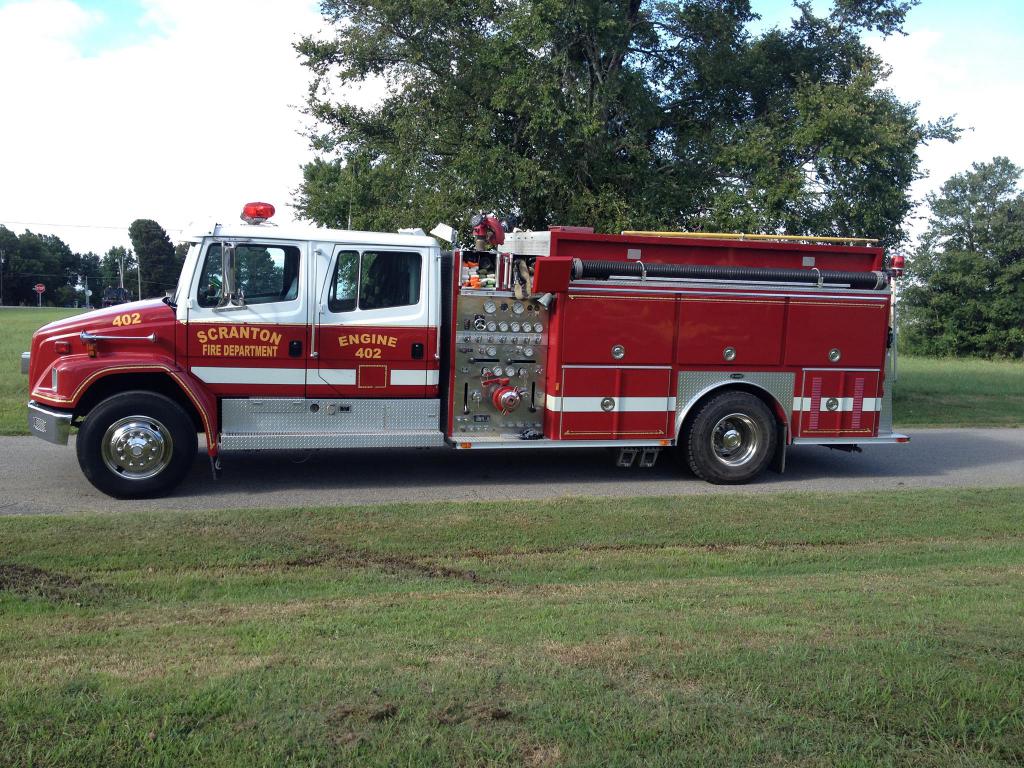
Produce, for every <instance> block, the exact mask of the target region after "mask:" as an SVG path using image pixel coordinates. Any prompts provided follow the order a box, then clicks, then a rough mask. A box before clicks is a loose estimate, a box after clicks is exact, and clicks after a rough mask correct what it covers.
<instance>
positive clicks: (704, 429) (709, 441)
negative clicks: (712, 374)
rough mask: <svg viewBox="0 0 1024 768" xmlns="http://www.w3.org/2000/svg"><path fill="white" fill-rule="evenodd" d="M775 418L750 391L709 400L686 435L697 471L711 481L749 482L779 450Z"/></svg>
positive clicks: (689, 454)
mask: <svg viewBox="0 0 1024 768" xmlns="http://www.w3.org/2000/svg"><path fill="white" fill-rule="evenodd" d="M777 429H778V427H777V425H776V423H775V417H774V416H773V415H772V412H771V411H770V410H769V409H768V406H766V405H765V404H764V403H763V402H762V401H761V400H760V399H758V398H757V397H755V396H754V395H751V394H749V393H747V392H725V393H723V394H721V395H718V396H717V397H713V398H712V399H711V400H709V401H708V402H707V403H705V404H704V405H703V406H702V407H701V409H700V411H698V412H697V415H696V416H695V417H694V419H693V421H692V422H691V424H690V430H689V434H688V435H687V436H686V449H687V458H688V460H689V464H690V468H691V469H692V470H693V472H694V474H696V475H697V476H698V477H700V478H702V479H703V480H707V481H708V482H709V483H719V484H735V483H746V482H749V481H751V480H753V479H754V478H755V477H757V476H758V475H760V474H761V473H762V472H763V471H764V470H765V468H766V467H767V466H768V464H769V462H771V459H772V453H773V452H774V451H775V441H776V430H777Z"/></svg>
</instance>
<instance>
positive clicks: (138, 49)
mask: <svg viewBox="0 0 1024 768" xmlns="http://www.w3.org/2000/svg"><path fill="white" fill-rule="evenodd" d="M144 8H145V18H144V29H145V30H146V31H150V30H152V34H151V35H150V36H149V38H148V39H145V40H143V41H140V42H136V43H133V44H129V45H126V46H124V47H117V48H112V49H108V50H105V51H102V52H101V53H99V54H98V55H95V56H85V55H83V54H82V53H81V52H80V50H79V47H78V45H77V42H78V40H79V39H80V36H81V35H82V34H83V33H84V32H86V31H87V30H89V29H90V27H91V26H93V25H97V24H100V23H101V22H102V17H101V16H99V15H98V14H96V13H90V12H88V11H86V10H84V9H83V8H82V7H80V6H79V5H77V4H76V3H74V2H71V0H34V1H33V2H22V3H15V4H12V5H7V6H4V7H3V8H0V71H2V72H4V73H5V76H4V78H3V81H2V86H0V93H2V98H3V101H4V104H5V109H4V113H5V116H4V118H3V119H2V120H0V146H2V147H3V154H4V162H3V166H2V171H0V172H2V181H0V222H7V221H32V222H52V223H61V224H68V223H70V224H93V225H95V224H101V225H116V226H123V227H124V228H125V229H124V230H114V229H100V230H89V229H79V228H70V229H56V228H52V229H51V228H48V227H43V226H32V227H30V228H31V229H33V231H37V232H46V231H53V232H54V233H55V234H58V235H60V236H61V237H62V238H63V239H64V240H65V241H66V242H68V243H69V244H70V245H71V246H72V248H74V249H76V250H88V249H91V250H96V251H101V250H105V249H106V248H108V247H109V246H110V245H113V244H115V243H121V244H127V225H128V224H129V223H130V222H131V221H132V220H134V219H136V218H139V217H146V218H154V219H156V220H157V221H159V222H160V223H161V224H163V226H164V227H165V228H167V229H168V230H177V229H180V228H183V227H186V226H187V224H188V222H190V221H192V220H203V221H205V220H208V219H210V218H215V219H218V220H221V221H227V220H233V219H234V218H236V217H237V216H238V213H239V211H240V210H241V206H242V203H244V202H245V201H247V200H255V199H261V200H267V201H268V202H272V203H274V204H275V205H276V206H277V208H278V211H279V214H278V216H279V219H281V220H288V219H289V218H290V211H289V210H288V209H287V207H286V206H287V204H288V203H289V202H290V201H291V198H292V192H293V190H294V189H295V188H296V187H297V186H298V184H299V182H300V180H301V171H300V166H301V165H302V163H303V162H305V161H307V160H308V159H309V158H310V156H311V153H310V150H309V148H308V143H307V140H306V139H305V137H303V136H302V135H300V134H301V131H302V129H303V126H304V124H305V118H304V117H303V116H302V115H301V114H300V112H299V109H298V107H300V106H301V105H302V103H303V101H304V98H305V93H306V87H307V84H308V81H309V75H308V73H307V70H305V68H303V67H302V66H301V65H300V63H299V59H298V56H297V54H296V52H295V51H294V49H293V48H292V43H293V42H295V41H297V40H298V39H299V38H300V37H301V36H302V35H303V34H309V33H316V32H317V31H319V30H320V29H321V28H322V27H323V26H324V22H323V19H322V18H321V16H320V15H319V12H318V9H317V4H316V3H315V2H301V3H300V2H284V3H282V2H274V1H273V0H218V1H217V2H208V1H207V2H201V1H198V0H145V2H144ZM10 226H11V227H12V228H13V229H15V230H16V231H20V230H21V229H23V228H24V227H23V226H20V225H15V224H12V225H10ZM171 235H172V237H174V235H175V232H173V231H172V232H171Z"/></svg>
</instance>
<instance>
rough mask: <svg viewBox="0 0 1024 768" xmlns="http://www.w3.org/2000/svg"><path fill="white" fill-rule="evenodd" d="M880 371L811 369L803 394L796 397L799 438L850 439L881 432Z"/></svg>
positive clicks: (807, 374) (795, 408)
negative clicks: (879, 424) (879, 425)
mask: <svg viewBox="0 0 1024 768" xmlns="http://www.w3.org/2000/svg"><path fill="white" fill-rule="evenodd" d="M879 378H880V371H878V370H868V369H854V370H845V371H835V370H826V369H821V368H809V369H805V370H804V372H803V385H802V393H803V394H802V396H800V397H796V398H794V402H793V422H794V427H795V429H794V431H795V433H796V434H797V436H799V437H823V438H849V439H850V440H851V442H852V441H854V440H855V439H856V438H858V437H874V436H875V435H876V434H878V413H879V411H880V410H881V405H882V398H881V395H880V393H879V388H878V384H879Z"/></svg>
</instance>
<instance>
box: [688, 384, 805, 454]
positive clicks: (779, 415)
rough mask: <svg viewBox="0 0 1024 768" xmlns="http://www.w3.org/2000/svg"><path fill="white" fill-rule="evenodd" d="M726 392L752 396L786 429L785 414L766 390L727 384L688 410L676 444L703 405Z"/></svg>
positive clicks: (705, 394)
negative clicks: (766, 407) (744, 393)
mask: <svg viewBox="0 0 1024 768" xmlns="http://www.w3.org/2000/svg"><path fill="white" fill-rule="evenodd" d="M726 392H746V393H748V394H751V395H753V396H754V397H756V398H758V399H759V400H760V401H761V402H763V403H764V404H765V405H766V406H768V410H770V411H771V412H772V413H773V414H775V420H776V421H777V422H778V423H779V425H780V426H782V428H783V429H785V428H786V426H787V425H786V412H785V411H784V410H783V409H782V406H781V405H780V404H779V401H778V400H776V399H775V398H774V397H772V396H771V394H770V393H769V392H768V391H767V390H764V389H761V387H757V386H754V385H753V384H745V383H743V382H736V383H729V384H723V385H722V386H720V387H715V388H714V389H712V390H709V391H707V392H705V393H704V394H703V395H701V396H700V398H699V399H698V400H697V402H695V403H694V404H693V405H692V406H690V410H689V411H687V412H686V416H685V417H684V418H683V423H682V424H680V425H679V432H678V434H676V443H677V444H679V445H682V444H683V435H684V434H686V433H687V432H688V431H689V429H690V424H691V423H692V422H693V419H694V417H695V416H696V415H697V414H698V413H699V412H700V409H701V407H703V405H704V403H706V402H707V401H708V400H710V399H711V398H713V397H717V396H718V395H721V394H725V393H726Z"/></svg>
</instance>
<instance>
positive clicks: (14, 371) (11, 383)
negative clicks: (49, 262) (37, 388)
mask: <svg viewBox="0 0 1024 768" xmlns="http://www.w3.org/2000/svg"><path fill="white" fill-rule="evenodd" d="M81 311H82V310H80V309H52V308H48V307H43V308H42V309H39V308H36V307H0V435H27V434H28V417H27V416H26V414H25V403H27V402H28V377H27V376H23V375H22V374H21V353H22V352H28V351H29V346H30V344H31V343H32V334H33V333H35V332H36V330H37V329H38V328H40V327H41V326H43V325H46V324H47V323H50V322H53V321H54V320H59V319H61V318H64V317H71V315H74V314H77V313H79V312H81Z"/></svg>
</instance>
